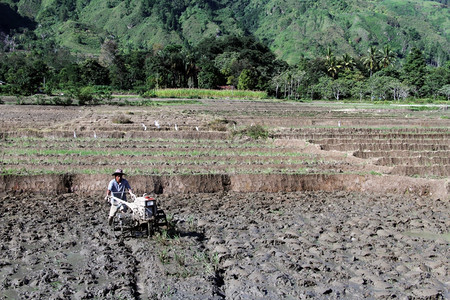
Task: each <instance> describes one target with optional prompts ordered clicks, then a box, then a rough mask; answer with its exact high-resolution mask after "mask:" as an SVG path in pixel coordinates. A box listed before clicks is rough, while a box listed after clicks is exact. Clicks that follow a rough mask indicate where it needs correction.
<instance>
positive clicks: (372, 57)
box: [364, 46, 380, 77]
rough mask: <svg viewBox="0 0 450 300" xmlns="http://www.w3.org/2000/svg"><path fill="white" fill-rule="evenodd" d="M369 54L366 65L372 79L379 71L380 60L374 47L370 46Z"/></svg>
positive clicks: (365, 61)
mask: <svg viewBox="0 0 450 300" xmlns="http://www.w3.org/2000/svg"><path fill="white" fill-rule="evenodd" d="M368 52H369V55H368V56H367V57H366V58H365V60H364V65H365V66H366V67H367V69H369V71H370V77H372V74H373V73H374V72H376V71H377V70H378V67H379V65H380V59H379V55H378V52H377V49H376V48H375V47H374V46H370V48H369V50H368Z"/></svg>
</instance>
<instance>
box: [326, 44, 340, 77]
mask: <svg viewBox="0 0 450 300" xmlns="http://www.w3.org/2000/svg"><path fill="white" fill-rule="evenodd" d="M325 67H326V69H327V73H328V74H329V75H330V76H331V77H333V78H336V77H337V75H338V73H339V69H340V68H341V67H342V65H341V64H340V62H339V60H338V59H337V58H336V57H335V56H334V54H333V52H332V51H331V49H330V48H328V49H327V53H326V55H325Z"/></svg>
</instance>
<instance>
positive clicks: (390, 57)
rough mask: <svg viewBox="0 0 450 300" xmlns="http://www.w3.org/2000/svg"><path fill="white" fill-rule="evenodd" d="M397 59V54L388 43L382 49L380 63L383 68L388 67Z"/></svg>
mask: <svg viewBox="0 0 450 300" xmlns="http://www.w3.org/2000/svg"><path fill="white" fill-rule="evenodd" d="M395 59H396V55H395V53H394V52H393V51H392V49H391V47H390V46H389V45H386V46H385V47H384V48H383V50H380V65H381V66H382V67H383V68H387V67H389V66H390V65H391V64H393V63H394V62H395Z"/></svg>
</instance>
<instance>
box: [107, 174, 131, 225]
mask: <svg viewBox="0 0 450 300" xmlns="http://www.w3.org/2000/svg"><path fill="white" fill-rule="evenodd" d="M112 175H113V176H114V179H112V180H111V181H110V182H109V184H108V190H107V191H106V198H105V199H108V196H111V195H112V196H114V197H116V198H120V199H122V200H124V201H127V194H126V191H127V190H128V191H129V192H130V194H133V191H132V189H131V186H130V184H129V183H128V181H127V180H126V179H124V178H123V175H125V173H124V172H123V170H122V169H117V170H116V171H115V172H114V173H113V174H112ZM119 207H120V205H119V206H116V205H114V204H113V203H111V209H110V210H109V218H108V224H109V225H112V222H113V218H114V215H115V214H116V212H117V210H118V209H119ZM122 209H123V210H124V211H126V209H127V207H126V206H124V207H123V208H122Z"/></svg>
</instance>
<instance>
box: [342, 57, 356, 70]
mask: <svg viewBox="0 0 450 300" xmlns="http://www.w3.org/2000/svg"><path fill="white" fill-rule="evenodd" d="M355 65H356V64H355V60H354V59H353V57H351V56H350V55H348V53H345V54H344V55H343V56H342V59H341V66H342V68H343V69H344V70H345V71H351V70H353V68H354V67H355Z"/></svg>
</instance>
